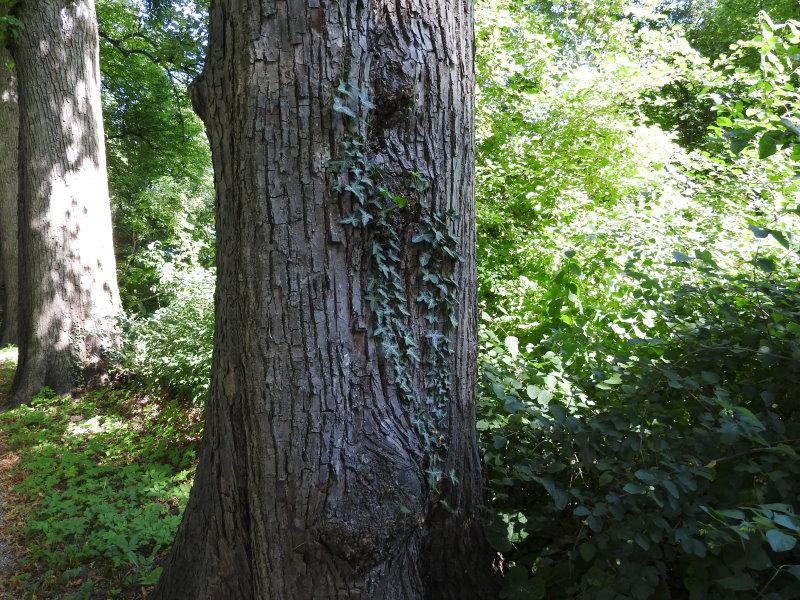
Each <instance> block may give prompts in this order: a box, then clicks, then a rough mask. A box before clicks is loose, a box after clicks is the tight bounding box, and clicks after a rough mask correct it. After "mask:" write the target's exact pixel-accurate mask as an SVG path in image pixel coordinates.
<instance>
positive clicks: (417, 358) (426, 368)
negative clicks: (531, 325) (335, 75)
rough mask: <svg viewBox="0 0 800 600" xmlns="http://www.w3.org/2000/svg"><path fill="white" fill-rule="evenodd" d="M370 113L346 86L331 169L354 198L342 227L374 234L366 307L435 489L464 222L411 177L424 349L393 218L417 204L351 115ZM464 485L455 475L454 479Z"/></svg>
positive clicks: (337, 101)
mask: <svg viewBox="0 0 800 600" xmlns="http://www.w3.org/2000/svg"><path fill="white" fill-rule="evenodd" d="M353 103H357V104H358V105H359V106H358V107H357V108H359V109H360V108H363V109H364V110H365V111H366V112H367V113H368V111H370V110H372V109H374V108H375V106H374V105H373V104H372V103H371V102H370V100H369V97H368V95H367V94H366V92H364V91H362V90H359V89H358V88H356V87H354V86H351V85H349V84H347V83H346V82H341V83H340V84H339V87H338V88H337V93H336V95H335V97H334V103H333V109H334V111H335V112H337V113H339V114H340V115H341V116H342V118H343V119H344V122H345V125H346V127H347V129H348V134H347V135H346V137H345V139H344V140H343V141H342V143H341V152H340V155H339V157H338V158H337V159H334V160H331V161H330V162H329V163H328V166H329V169H330V171H331V173H332V174H333V175H334V176H335V183H334V185H333V190H334V191H335V192H337V193H340V194H349V195H350V196H351V198H352V199H353V210H352V212H350V213H349V214H348V215H346V216H345V217H344V218H343V219H342V220H341V223H342V224H344V225H349V226H350V227H352V228H353V229H361V230H364V231H365V232H368V233H369V234H370V236H369V238H368V242H367V243H368V244H369V253H370V266H369V271H368V275H367V279H366V296H365V297H366V299H367V301H368V302H369V307H370V311H371V312H372V314H373V315H374V318H375V327H374V330H373V332H372V333H373V335H374V336H375V337H377V338H379V339H380V346H381V351H382V353H383V356H384V358H385V360H386V361H387V362H388V363H389V364H390V365H391V368H392V371H393V373H394V378H395V384H396V386H397V390H398V393H399V395H400V398H401V399H402V400H403V401H404V402H406V403H408V404H410V405H414V406H418V407H419V409H418V410H417V411H416V413H415V414H414V415H413V416H412V423H413V424H414V426H415V427H416V429H417V432H418V433H419V435H420V438H421V440H422V442H423V446H424V449H425V452H426V457H427V461H428V464H427V468H426V474H427V480H428V485H429V486H430V487H431V488H432V489H436V488H437V487H438V484H439V482H440V481H441V480H442V478H443V477H444V473H443V463H444V457H445V454H446V451H447V437H448V434H447V431H448V425H449V423H448V416H449V403H450V398H451V397H452V393H453V382H452V376H451V373H450V366H449V365H450V361H451V358H452V356H453V353H454V348H453V339H452V338H453V335H452V333H453V330H454V329H455V328H456V327H457V326H458V320H457V317H456V306H457V298H456V292H457V285H456V282H455V280H454V279H453V277H452V270H453V267H454V265H455V263H456V262H457V261H462V260H463V257H462V256H461V255H460V254H459V252H458V238H457V237H456V236H455V235H454V233H453V232H452V229H451V227H450V225H449V223H450V222H451V221H453V220H454V219H456V218H457V215H456V213H455V212H454V211H452V210H450V211H448V212H447V213H446V214H444V215H442V214H439V213H437V212H436V211H435V210H434V209H433V207H432V206H431V204H430V203H429V202H428V201H427V196H428V192H429V190H430V183H429V182H428V180H427V179H426V178H425V177H424V176H423V175H422V174H420V173H418V172H409V173H408V174H407V178H406V179H407V186H406V187H407V188H408V190H409V191H410V192H411V194H413V196H414V198H413V199H414V201H415V203H414V205H415V206H418V207H419V210H420V217H419V225H418V229H417V231H416V233H415V234H414V235H413V236H412V238H411V243H412V245H413V246H415V247H416V248H417V249H418V255H419V266H420V269H419V271H418V272H419V281H418V282H417V285H416V286H415V289H418V293H417V296H416V298H415V302H416V303H417V304H418V305H419V306H420V307H421V310H422V313H423V318H424V319H425V321H426V330H425V333H424V336H423V340H422V347H421V348H420V346H419V345H418V343H417V341H416V339H415V336H414V332H413V330H412V329H411V327H410V325H409V320H410V318H411V316H412V313H411V310H410V308H411V303H410V302H409V299H408V293H407V290H406V285H405V283H404V280H403V277H402V275H401V266H402V246H403V242H402V240H401V239H400V235H401V232H400V228H398V227H397V226H396V225H395V224H393V223H392V222H391V215H392V214H393V213H394V212H395V211H398V210H403V209H407V208H408V206H409V200H408V199H407V198H406V197H405V196H403V195H401V194H397V193H395V192H393V191H392V190H391V189H390V187H389V185H388V184H387V183H386V182H385V180H386V177H385V176H384V174H383V172H382V171H381V169H380V168H379V167H378V166H377V165H374V164H372V162H371V161H370V159H369V157H368V156H367V155H366V153H365V147H366V143H367V137H366V131H367V128H366V118H364V119H360V118H359V117H358V115H357V112H356V111H355V110H353V109H352V108H351V105H352V104H353ZM415 367H422V372H423V373H424V379H425V382H424V390H425V391H424V398H420V399H419V400H418V399H417V398H416V397H415V388H414V372H415ZM448 477H449V478H450V479H451V481H452V482H453V483H457V478H456V474H455V472H453V471H451V472H450V473H448Z"/></svg>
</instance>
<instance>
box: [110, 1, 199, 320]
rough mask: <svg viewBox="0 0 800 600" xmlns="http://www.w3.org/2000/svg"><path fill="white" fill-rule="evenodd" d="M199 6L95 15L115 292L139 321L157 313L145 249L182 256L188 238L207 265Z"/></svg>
mask: <svg viewBox="0 0 800 600" xmlns="http://www.w3.org/2000/svg"><path fill="white" fill-rule="evenodd" d="M202 4H203V3H202V2H201V3H200V5H198V3H197V2H195V1H194V0H174V1H172V2H162V3H159V6H158V9H157V10H153V9H148V8H147V7H146V6H144V5H142V4H141V3H139V2H134V1H132V0H102V1H100V2H98V5H97V12H98V20H99V22H100V45H101V48H100V58H101V64H100V67H101V71H102V81H103V116H104V121H105V128H106V142H107V143H106V150H107V157H108V171H109V184H110V188H111V200H112V208H113V211H114V215H113V216H114V238H115V248H116V254H117V260H118V263H119V266H120V273H119V282H120V292H121V295H122V300H123V304H124V305H125V307H126V309H129V310H133V311H135V312H137V313H139V314H146V313H147V312H150V311H153V310H155V309H156V308H159V307H160V306H162V304H163V299H161V298H159V297H158V296H157V295H155V294H154V290H153V288H154V287H156V286H157V283H158V275H157V273H156V272H155V271H154V270H153V269H152V268H149V265H148V262H147V256H146V255H147V253H148V252H149V250H150V247H151V244H153V243H154V242H158V243H159V244H160V245H161V247H162V248H163V249H164V250H166V251H170V252H173V253H182V252H185V246H186V244H185V241H186V238H187V237H190V238H192V239H193V240H195V241H203V242H204V246H203V252H204V254H203V255H200V256H198V257H196V258H197V259H198V260H201V261H205V264H206V265H208V264H209V261H213V243H212V241H213V188H212V182H211V156H210V151H209V148H208V143H207V141H206V138H205V134H204V131H203V126H202V124H201V123H200V120H199V119H198V118H197V116H196V115H195V114H194V112H193V111H192V107H191V102H190V100H189V96H188V92H187V84H188V82H189V81H190V80H191V78H193V77H195V76H196V75H198V74H199V72H200V67H201V65H202V61H203V52H204V48H205V39H206V25H205V13H204V12H203V10H201V9H202V8H203V6H202ZM151 8H152V7H151Z"/></svg>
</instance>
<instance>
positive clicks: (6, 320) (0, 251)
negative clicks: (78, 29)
mask: <svg viewBox="0 0 800 600" xmlns="http://www.w3.org/2000/svg"><path fill="white" fill-rule="evenodd" d="M0 135H2V139H0V277H2V281H1V282H0V290H2V293H0V301H2V307H0V347H3V346H6V345H8V344H13V343H15V342H16V341H17V320H18V319H19V317H18V305H17V298H18V295H19V290H18V285H19V284H18V280H19V279H18V269H17V261H18V255H17V211H18V206H19V204H18V202H17V192H18V181H17V167H18V157H17V144H18V143H19V108H18V106H17V83H16V73H15V69H14V65H13V61H12V59H11V53H10V52H9V51H8V49H7V48H5V47H4V46H2V45H0Z"/></svg>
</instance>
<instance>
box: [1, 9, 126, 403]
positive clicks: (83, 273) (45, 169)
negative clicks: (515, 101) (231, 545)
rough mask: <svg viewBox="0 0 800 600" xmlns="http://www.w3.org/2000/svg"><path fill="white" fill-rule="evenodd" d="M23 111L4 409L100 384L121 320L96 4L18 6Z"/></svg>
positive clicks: (18, 62)
mask: <svg viewBox="0 0 800 600" xmlns="http://www.w3.org/2000/svg"><path fill="white" fill-rule="evenodd" d="M17 16H18V17H19V19H20V20H21V21H22V23H23V27H22V28H21V31H20V36H19V39H18V40H17V41H16V43H15V45H14V47H13V54H14V59H15V63H16V67H17V76H18V86H19V106H20V143H19V152H20V160H19V165H20V169H19V179H20V182H19V202H20V212H19V217H20V218H19V229H20V236H19V253H20V263H19V264H20V298H24V301H22V302H21V303H20V305H21V310H20V322H19V346H20V354H19V366H18V368H17V374H16V377H15V379H14V385H13V389H12V398H11V403H12V404H18V403H20V402H25V401H27V400H28V399H29V398H30V397H31V395H32V394H34V393H35V392H36V391H37V390H38V389H39V388H40V387H42V386H45V385H46V386H49V387H52V388H54V389H56V390H58V391H66V390H68V389H70V388H71V387H73V386H74V385H76V384H78V383H81V380H96V379H98V378H102V376H103V372H104V369H105V364H106V360H105V359H106V353H107V352H108V350H110V349H111V347H113V346H114V345H115V344H116V343H117V335H116V318H117V316H118V314H119V293H118V290H117V278H116V263H115V260H114V252H113V244H112V234H111V210H110V205H109V198H108V179H107V175H106V159H105V147H104V139H103V122H102V113H101V105H100V72H99V66H98V61H99V56H98V34H97V18H96V15H95V8H94V2H93V0H26V1H25V2H20V3H19V5H18V13H17Z"/></svg>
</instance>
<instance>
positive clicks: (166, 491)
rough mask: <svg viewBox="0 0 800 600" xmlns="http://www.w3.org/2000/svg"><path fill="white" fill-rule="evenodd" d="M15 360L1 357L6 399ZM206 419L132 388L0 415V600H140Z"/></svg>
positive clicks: (47, 398) (46, 396)
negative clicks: (71, 599) (29, 599)
mask: <svg viewBox="0 0 800 600" xmlns="http://www.w3.org/2000/svg"><path fill="white" fill-rule="evenodd" d="M15 364H16V352H15V351H14V350H13V349H5V350H1V351H0V398H1V397H2V395H4V394H5V393H7V391H8V388H9V386H10V383H11V379H12V378H13V373H14V368H15ZM199 433H200V411H199V410H198V409H196V408H190V407H188V406H186V405H184V404H181V403H178V402H171V401H167V400H164V399H159V398H152V397H147V396H143V395H142V394H140V393H137V392H133V391H130V390H127V389H111V388H107V389H101V390H96V391H91V392H85V393H82V394H74V395H71V396H70V395H67V396H58V395H56V394H53V393H52V392H51V391H49V390H43V391H42V392H41V393H40V394H39V395H38V396H37V397H36V398H34V400H33V402H32V403H31V405H30V406H24V407H21V408H18V409H16V410H13V411H9V412H5V413H0V523H1V524H2V527H0V598H9V599H10V598H14V599H15V600H16V599H18V598H76V599H77V598H91V597H103V598H106V597H108V598H139V597H144V596H145V595H146V593H147V591H148V590H149V588H150V587H151V586H152V585H153V584H154V583H155V582H156V581H157V579H158V576H159V575H160V572H161V567H160V562H161V561H162V560H163V559H164V556H165V554H166V552H167V550H168V549H169V546H170V544H171V543H172V539H173V537H174V534H175V530H176V528H177V526H178V523H179V522H180V512H181V510H182V508H183V506H184V504H185V501H186V498H187V496H188V493H189V488H190V486H191V481H192V475H193V473H194V468H195V464H196V446H197V442H198V439H199Z"/></svg>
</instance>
